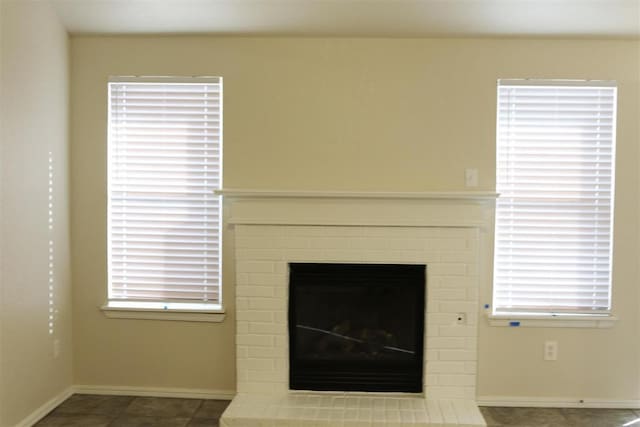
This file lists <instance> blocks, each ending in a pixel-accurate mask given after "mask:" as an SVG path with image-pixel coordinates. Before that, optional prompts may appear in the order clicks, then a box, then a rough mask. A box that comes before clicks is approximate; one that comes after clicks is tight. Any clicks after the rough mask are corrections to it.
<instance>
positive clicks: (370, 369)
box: [289, 263, 426, 393]
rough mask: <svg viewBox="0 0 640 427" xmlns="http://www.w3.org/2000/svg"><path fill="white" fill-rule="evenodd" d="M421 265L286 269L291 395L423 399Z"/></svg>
mask: <svg viewBox="0 0 640 427" xmlns="http://www.w3.org/2000/svg"><path fill="white" fill-rule="evenodd" d="M425 286H426V266H425V265H406V264H334V263H291V264H289V369H290V371H289V387H290V389H292V390H323V391H366V392H410V393H420V392H422V383H423V381H422V373H423V361H424V358H423V347H424V345H423V344H424V327H425V326H424V319H425Z"/></svg>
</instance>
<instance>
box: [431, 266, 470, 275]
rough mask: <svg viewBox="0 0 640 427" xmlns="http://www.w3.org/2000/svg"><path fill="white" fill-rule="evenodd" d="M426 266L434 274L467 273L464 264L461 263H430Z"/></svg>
mask: <svg viewBox="0 0 640 427" xmlns="http://www.w3.org/2000/svg"><path fill="white" fill-rule="evenodd" d="M428 268H429V272H430V273H431V274H433V275H434V276H465V275H466V274H467V266H466V264H461V263H432V264H429V267H428Z"/></svg>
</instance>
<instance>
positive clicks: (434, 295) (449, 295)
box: [427, 287, 467, 305]
mask: <svg viewBox="0 0 640 427" xmlns="http://www.w3.org/2000/svg"><path fill="white" fill-rule="evenodd" d="M427 299H428V300H429V301H430V302H431V301H433V302H434V305H435V302H436V301H442V300H446V301H452V300H466V299H467V290H466V289H458V288H436V289H429V287H427Z"/></svg>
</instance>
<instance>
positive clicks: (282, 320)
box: [273, 311, 288, 325]
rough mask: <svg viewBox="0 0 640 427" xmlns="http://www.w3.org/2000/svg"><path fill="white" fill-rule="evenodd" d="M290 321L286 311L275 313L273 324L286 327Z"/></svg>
mask: <svg viewBox="0 0 640 427" xmlns="http://www.w3.org/2000/svg"><path fill="white" fill-rule="evenodd" d="M287 321H288V315H287V313H286V312H285V311H275V312H274V313H273V322H274V323H276V324H278V325H284V324H286V323H287Z"/></svg>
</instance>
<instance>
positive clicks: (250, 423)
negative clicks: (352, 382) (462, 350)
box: [221, 393, 486, 427]
mask: <svg viewBox="0 0 640 427" xmlns="http://www.w3.org/2000/svg"><path fill="white" fill-rule="evenodd" d="M221 421H222V424H221V425H222V426H223V427H235V426H238V427H338V426H339V427H405V426H406V427H436V426H437V427H449V426H457V427H476V426H486V424H485V422H484V418H483V417H482V414H481V413H480V411H479V410H478V407H477V405H476V404H475V402H474V401H471V400H462V399H441V400H428V399H425V398H424V397H422V396H391V395H389V396H372V395H370V394H367V395H358V394H347V393H299V394H298V393H291V394H285V395H278V396H267V395H248V394H247V395H238V396H236V397H235V398H234V399H233V402H232V403H231V405H229V407H228V408H227V410H226V411H225V413H224V415H223V418H222V420H221Z"/></svg>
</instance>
